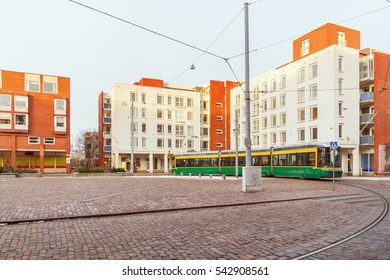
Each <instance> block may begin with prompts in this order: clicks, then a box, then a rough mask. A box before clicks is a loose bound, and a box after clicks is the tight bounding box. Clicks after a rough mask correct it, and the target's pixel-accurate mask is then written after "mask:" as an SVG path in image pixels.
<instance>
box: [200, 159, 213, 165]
mask: <svg viewBox="0 0 390 280" xmlns="http://www.w3.org/2000/svg"><path fill="white" fill-rule="evenodd" d="M210 161H211V158H200V159H199V166H210Z"/></svg>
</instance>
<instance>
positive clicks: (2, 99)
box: [0, 94, 11, 111]
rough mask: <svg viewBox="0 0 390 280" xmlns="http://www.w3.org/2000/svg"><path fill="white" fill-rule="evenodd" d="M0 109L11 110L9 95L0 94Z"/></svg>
mask: <svg viewBox="0 0 390 280" xmlns="http://www.w3.org/2000/svg"><path fill="white" fill-rule="evenodd" d="M0 110H3V111H11V95H3V94H0Z"/></svg>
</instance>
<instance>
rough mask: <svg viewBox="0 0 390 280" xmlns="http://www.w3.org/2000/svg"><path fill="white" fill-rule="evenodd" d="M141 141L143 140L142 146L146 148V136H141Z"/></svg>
mask: <svg viewBox="0 0 390 280" xmlns="http://www.w3.org/2000/svg"><path fill="white" fill-rule="evenodd" d="M141 141H142V148H144V149H145V148H146V137H142V138H141Z"/></svg>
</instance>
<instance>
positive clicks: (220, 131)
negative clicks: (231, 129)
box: [215, 129, 223, 134]
mask: <svg viewBox="0 0 390 280" xmlns="http://www.w3.org/2000/svg"><path fill="white" fill-rule="evenodd" d="M215 133H216V134H223V131H222V129H217V130H216V131H215Z"/></svg>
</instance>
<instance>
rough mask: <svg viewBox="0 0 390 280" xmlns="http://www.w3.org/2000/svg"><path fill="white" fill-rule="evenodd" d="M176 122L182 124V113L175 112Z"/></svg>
mask: <svg viewBox="0 0 390 280" xmlns="http://www.w3.org/2000/svg"><path fill="white" fill-rule="evenodd" d="M176 121H178V122H184V121H185V119H184V111H176Z"/></svg>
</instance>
